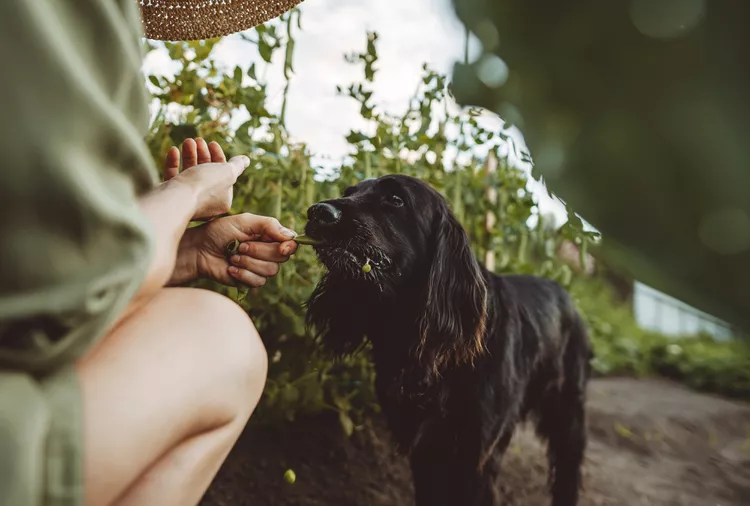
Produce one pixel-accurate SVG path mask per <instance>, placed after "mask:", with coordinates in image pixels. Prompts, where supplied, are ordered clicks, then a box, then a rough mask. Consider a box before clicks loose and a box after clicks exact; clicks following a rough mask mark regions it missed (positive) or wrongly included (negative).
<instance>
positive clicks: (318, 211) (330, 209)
mask: <svg viewBox="0 0 750 506" xmlns="http://www.w3.org/2000/svg"><path fill="white" fill-rule="evenodd" d="M307 219H309V220H315V221H317V222H318V223H320V224H322V225H333V224H334V223H336V222H337V221H339V219H341V211H339V210H338V209H336V208H335V207H334V206H332V205H331V204H327V203H326V202H320V203H318V204H315V205H312V206H310V208H309V209H308V210H307Z"/></svg>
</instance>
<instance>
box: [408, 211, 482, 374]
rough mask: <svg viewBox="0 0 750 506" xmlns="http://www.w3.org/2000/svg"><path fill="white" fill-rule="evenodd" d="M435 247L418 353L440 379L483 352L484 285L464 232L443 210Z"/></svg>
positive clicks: (453, 218)
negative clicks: (446, 371)
mask: <svg viewBox="0 0 750 506" xmlns="http://www.w3.org/2000/svg"><path fill="white" fill-rule="evenodd" d="M433 247H434V252H433V257H432V263H431V265H430V267H429V274H428V283H427V292H426V295H425V302H424V309H423V312H422V316H421V320H420V332H421V335H420V343H419V346H418V348H417V353H418V357H419V358H420V360H421V362H422V363H423V364H425V365H427V366H428V368H429V369H430V371H431V373H432V374H433V375H439V374H440V372H441V371H442V370H443V369H444V368H445V367H446V366H448V365H462V364H467V363H469V364H472V363H473V362H474V359H475V358H476V357H477V356H479V355H480V354H481V353H482V352H483V351H484V349H485V348H484V344H485V330H486V328H485V327H486V320H487V284H486V282H485V280H484V276H483V275H482V271H481V269H480V266H479V262H477V260H476V258H474V254H473V252H472V251H471V244H470V243H469V238H468V237H467V235H466V232H464V229H463V227H462V226H461V224H460V223H459V222H458V220H457V219H456V218H455V217H454V216H453V214H452V213H451V212H450V210H448V209H447V208H446V209H445V210H444V212H443V213H441V216H440V218H439V224H438V226H437V228H436V232H435V235H434V236H433Z"/></svg>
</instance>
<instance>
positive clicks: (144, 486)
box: [77, 288, 267, 506]
mask: <svg viewBox="0 0 750 506" xmlns="http://www.w3.org/2000/svg"><path fill="white" fill-rule="evenodd" d="M77 369H78V373H79V376H80V378H81V383H82V390H83V402H84V456H85V458H84V479H85V483H84V485H85V490H86V504H87V505H88V506H108V505H112V504H127V505H129V506H134V505H140V504H144V505H145V504H159V505H160V506H162V505H163V506H169V505H172V504H174V505H178V504H179V505H189V504H195V503H197V502H198V501H199V499H200V497H201V496H202V495H203V493H204V491H205V489H206V488H207V487H208V485H209V483H210V482H211V480H212V479H213V477H214V475H215V474H216V471H217V470H218V468H219V467H220V465H221V463H222V462H223V460H224V458H226V455H227V453H228V452H229V450H230V449H231V447H232V445H233V444H234V442H235V440H236V439H237V437H238V436H239V434H240V432H241V431H242V428H243V427H244V425H245V423H246V422H247V419H248V418H249V416H250V414H252V411H253V410H254V408H255V406H256V404H257V402H258V400H259V398H260V395H261V393H262V390H263V386H264V384H265V376H266V369H267V357H266V353H265V349H264V347H263V344H262V342H261V341H260V338H259V336H258V334H257V332H256V331H255V328H254V327H253V325H252V322H251V321H250V319H249V318H248V317H247V315H246V314H245V313H244V312H243V311H242V310H241V309H240V308H239V307H238V306H237V305H236V304H234V303H233V302H232V301H231V300H229V299H227V298H225V297H222V296H221V295H218V294H215V293H212V292H208V291H204V290H197V289H190V288H166V289H163V290H162V292H161V293H159V294H158V295H157V296H156V297H155V298H154V299H153V300H152V301H151V302H150V303H149V304H148V305H147V306H145V307H144V308H142V309H140V310H139V311H138V312H136V313H134V314H133V315H132V316H131V317H130V318H128V319H127V320H126V321H125V322H123V323H122V324H121V325H120V326H119V327H117V328H116V329H115V330H114V331H113V332H112V333H111V334H110V335H109V336H107V337H106V338H105V339H104V340H103V341H102V342H101V343H100V344H99V345H98V346H97V347H96V348H95V349H93V350H92V351H91V352H90V353H89V354H88V355H86V356H85V357H84V358H83V359H82V360H81V361H80V362H79V363H78V364H77Z"/></svg>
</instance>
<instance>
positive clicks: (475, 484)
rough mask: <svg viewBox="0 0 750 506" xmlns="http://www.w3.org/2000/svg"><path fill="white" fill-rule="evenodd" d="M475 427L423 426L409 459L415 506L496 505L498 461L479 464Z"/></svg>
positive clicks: (491, 460)
mask: <svg viewBox="0 0 750 506" xmlns="http://www.w3.org/2000/svg"><path fill="white" fill-rule="evenodd" d="M480 432H481V431H480V430H479V428H478V427H466V426H460V425H455V424H451V423H449V422H448V421H444V420H441V421H435V422H432V423H429V422H428V423H426V424H425V426H423V428H422V430H421V431H420V437H419V439H418V441H417V443H416V445H415V446H414V448H413V449H412V452H411V455H410V457H411V458H410V460H411V469H412V476H413V479H414V492H415V504H416V506H499V505H500V496H499V492H498V490H497V486H496V479H497V476H498V472H499V459H494V458H491V459H488V460H487V461H486V462H483V463H482V464H483V465H480V461H481V455H482V443H481V436H480Z"/></svg>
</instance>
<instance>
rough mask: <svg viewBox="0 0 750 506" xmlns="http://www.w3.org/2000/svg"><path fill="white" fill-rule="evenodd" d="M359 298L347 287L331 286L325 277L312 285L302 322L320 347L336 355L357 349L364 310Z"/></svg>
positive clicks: (360, 344)
mask: <svg viewBox="0 0 750 506" xmlns="http://www.w3.org/2000/svg"><path fill="white" fill-rule="evenodd" d="M358 301H359V298H358V297H356V294H353V293H350V290H349V289H348V287H346V286H339V285H338V284H337V285H336V286H331V280H330V278H329V277H328V276H324V277H323V279H322V280H321V281H320V282H319V283H318V286H316V287H315V290H314V291H313V293H312V295H311V296H310V299H309V300H308V301H307V303H306V304H305V306H306V308H307V314H306V316H305V322H306V324H307V326H308V327H309V328H312V329H313V331H314V335H315V338H316V339H317V340H318V341H320V344H321V346H322V348H323V349H324V350H325V351H326V352H328V353H330V354H331V355H333V356H335V357H343V356H346V355H351V354H352V353H354V352H356V351H357V350H358V349H359V348H360V347H361V346H362V344H363V342H364V339H365V325H366V323H365V322H366V313H365V312H364V308H363V307H361V306H360V305H358V304H357V302H358Z"/></svg>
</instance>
